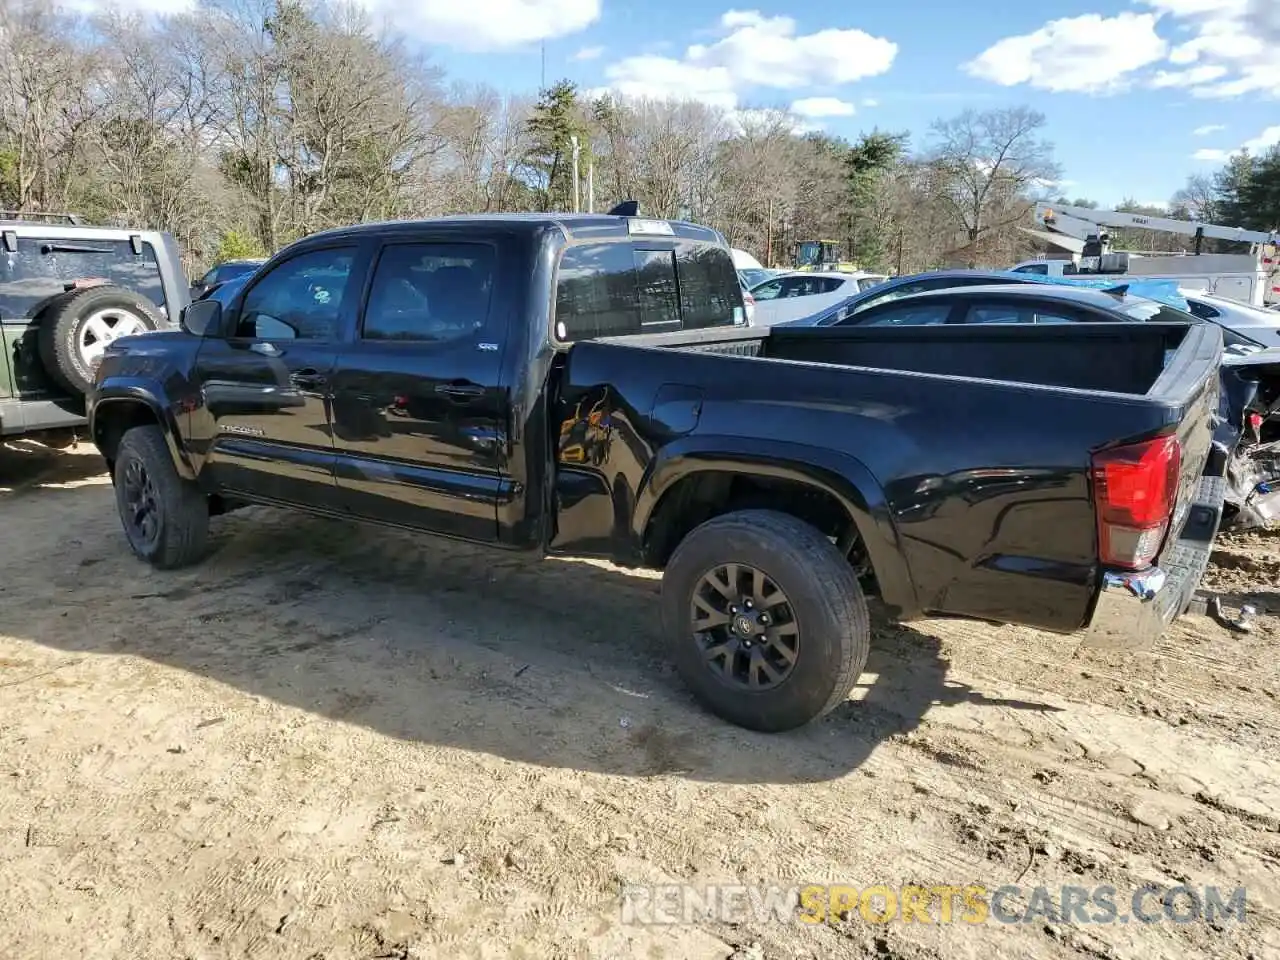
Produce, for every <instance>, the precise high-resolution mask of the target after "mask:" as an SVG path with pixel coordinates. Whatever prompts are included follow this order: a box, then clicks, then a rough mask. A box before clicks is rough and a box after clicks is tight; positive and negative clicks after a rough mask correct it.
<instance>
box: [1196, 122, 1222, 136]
mask: <svg viewBox="0 0 1280 960" xmlns="http://www.w3.org/2000/svg"><path fill="white" fill-rule="evenodd" d="M1225 129H1227V128H1226V126H1225V125H1224V124H1221V123H1206V124H1205V125H1204V126H1203V127H1196V128H1195V129H1194V130H1192V131H1191V135H1192V136H1193V137H1207V136H1208V135H1209V134H1211V133H1220V132H1221V131H1223V130H1225Z"/></svg>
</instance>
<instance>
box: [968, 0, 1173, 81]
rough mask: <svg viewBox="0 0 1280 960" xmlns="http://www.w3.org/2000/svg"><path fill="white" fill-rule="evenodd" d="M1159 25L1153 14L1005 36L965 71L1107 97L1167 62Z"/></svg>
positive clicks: (1069, 22)
mask: <svg viewBox="0 0 1280 960" xmlns="http://www.w3.org/2000/svg"><path fill="white" fill-rule="evenodd" d="M1156 20H1157V17H1156V16H1155V15H1154V14H1149V13H1143V14H1134V13H1121V14H1119V15H1118V16H1114V17H1103V16H1100V15H1099V14H1096V13H1089V14H1085V15H1084V16H1080V17H1068V18H1065V19H1062V20H1051V21H1050V22H1049V23H1046V24H1045V25H1044V26H1043V27H1041V28H1040V29H1039V30H1036V31H1035V32H1034V33H1028V34H1024V35H1022V36H1017V37H1005V38H1004V39H1003V40H1000V41H998V42H997V43H995V44H994V45H992V46H990V47H988V48H987V49H986V50H984V51H983V52H982V53H980V54H979V55H978V56H977V57H976V58H974V59H973V60H971V61H969V62H968V63H967V64H965V65H964V69H965V70H966V71H968V72H969V73H970V74H972V75H973V76H975V77H979V78H981V79H983V80H990V81H992V82H993V83H998V84H1000V85H1001V86H1004V87H1012V86H1017V85H1018V84H1023V83H1026V84H1030V85H1031V86H1033V87H1038V88H1040V89H1042V90H1051V91H1054V92H1061V91H1068V90H1070V91H1078V92H1082V93H1104V92H1107V91H1109V90H1114V89H1115V88H1116V87H1117V86H1118V84H1119V83H1120V82H1121V81H1123V80H1124V78H1125V77H1126V76H1127V75H1128V74H1131V73H1132V72H1133V71H1135V70H1139V69H1141V68H1142V67H1145V66H1148V65H1150V64H1152V63H1156V62H1158V61H1160V60H1162V59H1163V58H1164V57H1165V55H1166V53H1167V52H1168V44H1167V43H1165V41H1164V40H1163V39H1161V38H1160V36H1159V35H1157V34H1156V30H1155V25H1156Z"/></svg>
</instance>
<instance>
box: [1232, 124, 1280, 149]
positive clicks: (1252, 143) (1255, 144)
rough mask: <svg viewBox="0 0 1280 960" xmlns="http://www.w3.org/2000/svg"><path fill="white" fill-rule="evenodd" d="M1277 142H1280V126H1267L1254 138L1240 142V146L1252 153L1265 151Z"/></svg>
mask: <svg viewBox="0 0 1280 960" xmlns="http://www.w3.org/2000/svg"><path fill="white" fill-rule="evenodd" d="M1277 143H1280V126H1277V127H1267V129H1265V130H1263V131H1262V132H1261V133H1260V134H1258V135H1257V136H1256V137H1254V138H1253V139H1252V140H1246V141H1245V142H1244V143H1242V144H1240V148H1241V149H1242V150H1248V151H1249V152H1250V153H1264V152H1265V151H1267V150H1270V149H1271V148H1272V147H1274V146H1275V145H1276V144H1277Z"/></svg>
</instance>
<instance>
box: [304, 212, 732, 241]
mask: <svg viewBox="0 0 1280 960" xmlns="http://www.w3.org/2000/svg"><path fill="white" fill-rule="evenodd" d="M477 225H487V226H492V227H494V228H497V229H503V230H509V231H515V232H525V233H529V234H532V233H534V232H536V231H537V230H538V229H540V228H545V227H548V226H552V227H556V228H558V229H559V230H560V231H562V232H563V233H564V235H565V238H566V239H567V240H569V241H571V242H572V241H578V240H622V239H626V238H628V237H652V238H655V239H660V238H663V237H669V238H676V239H681V240H696V241H700V242H703V243H724V237H723V236H721V234H720V233H719V232H717V231H715V230H712V229H711V228H710V227H704V226H701V225H699V224H696V223H688V222H686V221H683V220H663V219H655V218H650V217H622V216H615V215H612V214H603V213H468V214H454V215H451V216H447V217H429V218H421V219H416V220H383V221H377V222H374V223H358V224H353V225H351V226H347V227H335V228H333V229H332V230H325V231H322V232H320V233H316V234H313V235H312V236H310V237H308V238H307V239H306V240H303V241H300V242H301V243H308V242H311V241H317V240H326V239H333V238H335V237H363V236H368V235H371V234H372V235H378V236H387V235H396V234H401V233H404V234H412V233H415V232H417V231H420V230H422V229H423V228H433V229H434V228H440V227H446V228H447V227H453V226H457V227H460V228H462V227H466V228H471V229H474V228H475V227H476V226H477Z"/></svg>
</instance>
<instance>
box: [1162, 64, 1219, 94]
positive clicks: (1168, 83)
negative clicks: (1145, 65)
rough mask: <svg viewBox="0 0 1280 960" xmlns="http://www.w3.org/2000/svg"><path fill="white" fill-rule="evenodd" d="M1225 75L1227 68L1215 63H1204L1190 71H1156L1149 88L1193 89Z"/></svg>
mask: <svg viewBox="0 0 1280 960" xmlns="http://www.w3.org/2000/svg"><path fill="white" fill-rule="evenodd" d="M1226 75H1227V68H1226V67H1223V66H1220V65H1218V64H1216V63H1204V64H1201V65H1200V66H1198V67H1192V68H1191V69H1190V70H1173V71H1169V70H1157V71H1156V72H1155V75H1154V76H1153V77H1152V78H1151V86H1153V87H1156V88H1157V89H1159V88H1161V87H1194V86H1196V85H1198V84H1201V83H1208V82H1209V81H1210V80H1217V79H1219V78H1221V77H1225V76H1226Z"/></svg>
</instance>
